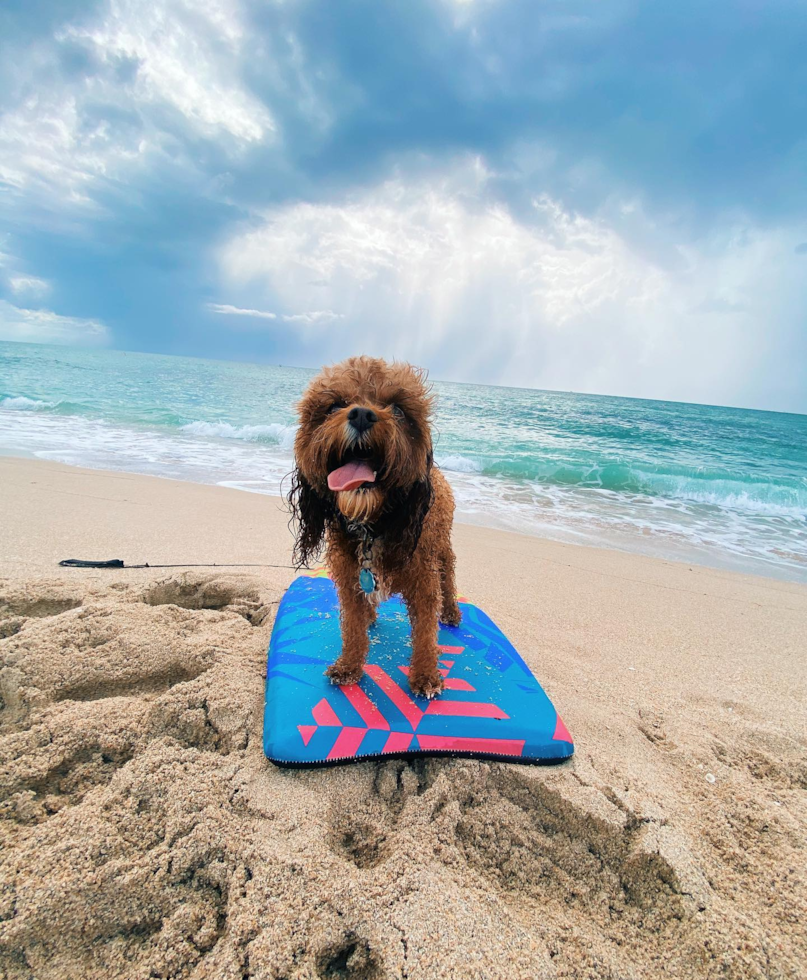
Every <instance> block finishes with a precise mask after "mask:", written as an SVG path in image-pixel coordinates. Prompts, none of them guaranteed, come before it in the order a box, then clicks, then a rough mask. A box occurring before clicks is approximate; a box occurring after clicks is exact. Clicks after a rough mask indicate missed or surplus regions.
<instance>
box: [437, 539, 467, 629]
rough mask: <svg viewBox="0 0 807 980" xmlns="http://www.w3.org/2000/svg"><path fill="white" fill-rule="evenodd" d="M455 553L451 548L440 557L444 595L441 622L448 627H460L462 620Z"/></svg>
mask: <svg viewBox="0 0 807 980" xmlns="http://www.w3.org/2000/svg"><path fill="white" fill-rule="evenodd" d="M455 560H456V559H455V558H454V552H453V551H452V550H451V547H450V546H449V548H448V551H446V552H444V553H443V555H441V557H440V591H441V594H442V611H441V613H440V622H441V623H445V624H446V626H459V625H460V622H461V620H462V613H461V612H460V607H459V606H458V605H457V583H456V581H455V579H454V563H455Z"/></svg>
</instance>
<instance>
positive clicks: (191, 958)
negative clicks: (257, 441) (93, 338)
mask: <svg viewBox="0 0 807 980" xmlns="http://www.w3.org/2000/svg"><path fill="white" fill-rule="evenodd" d="M0 513H2V521H0V636H3V637H4V638H3V639H1V640H0V666H1V669H0V691H1V692H2V702H0V817H2V820H0V834H1V835H2V842H1V844H2V846H1V855H2V856H0V888H1V890H0V977H3V978H8V980H12V978H13V980H18V978H32V977H35V978H37V980H48V978H85V977H86V978H113V977H126V978H130V977H132V978H140V977H143V978H148V977H165V978H169V977H171V978H179V977H188V978H203V977H206V978H216V980H245V978H255V980H258V978H261V980H264V978H265V980H269V978H274V980H297V978H311V980H313V978H353V980H359V978H365V980H381V978H387V977H389V978H400V977H408V978H411V980H431V978H437V977H459V978H499V977H501V978H507V980H514V978H555V977H557V978H561V977H574V978H583V977H586V978H620V980H623V978H624V980H627V978H636V980H639V978H641V980H647V978H655V977H721V978H763V977H764V978H777V977H788V978H796V977H802V976H804V970H805V967H804V961H805V956H806V955H807V936H806V934H805V928H806V927H805V923H807V885H806V884H805V868H807V860H805V857H806V855H805V839H807V835H806V834H805V831H807V806H806V805H805V788H807V753H806V752H805V744H807V731H806V730H805V702H806V698H805V694H806V693H807V658H805V649H806V648H807V588H805V587H803V586H799V585H794V584H788V583H783V582H776V581H772V580H766V579H762V578H754V577H746V576H740V575H736V574H731V573H727V572H717V571H713V570H709V569H704V568H699V567H696V566H691V567H690V566H688V565H681V564H675V563H669V562H662V561H655V560H651V559H647V558H641V557H636V556H632V555H626V554H621V553H618V552H613V551H606V550H596V549H590V548H583V547H575V546H569V545H559V544H555V543H551V542H547V541H542V540H539V539H535V538H527V537H522V536H519V535H515V534H508V533H506V532H496V531H489V530H486V529H482V528H475V527H463V526H458V527H457V528H456V529H455V540H456V549H457V553H458V573H459V582H460V587H461V588H462V589H463V591H464V592H466V593H467V594H469V595H470V596H471V597H473V598H474V599H475V600H476V601H477V602H478V603H479V604H480V605H482V606H483V607H484V608H485V609H486V610H487V611H488V612H489V613H490V615H491V616H493V618H494V619H496V620H497V622H498V623H499V624H500V626H501V627H502V628H503V629H504V630H505V631H506V632H507V633H508V634H509V635H510V636H511V638H512V639H513V641H514V642H515V643H516V645H517V646H518V648H519V650H520V651H521V653H522V655H523V656H524V657H525V659H526V660H527V662H528V663H529V664H530V666H531V667H532V669H533V670H534V671H535V672H536V674H537V676H538V677H539V678H540V680H541V682H542V683H543V684H544V686H545V688H546V690H547V691H548V693H549V694H550V696H551V697H552V698H553V700H554V701H555V703H556V705H557V706H558V708H559V710H560V711H561V713H562V715H563V717H564V719H565V721H566V723H567V725H568V727H569V728H570V730H571V731H572V733H573V735H574V737H575V741H576V744H577V753H576V755H575V757H574V759H573V760H572V761H571V762H570V763H566V764H564V765H562V766H558V767H546V768H545V767H540V768H539V767H526V766H516V765H509V764H500V763H484V762H477V761H460V760H442V759H440V760H417V761H414V762H412V763H408V764H407V763H404V762H400V761H386V762H368V763H362V764H359V765H355V766H349V767H343V768H335V769H326V770H319V771H307V770H306V771H289V770H286V771H284V770H280V769H277V768H275V767H273V766H272V765H271V764H270V763H268V762H267V761H266V760H265V759H264V757H263V754H262V750H261V720H262V719H261V709H262V696H263V672H264V665H265V651H266V647H267V644H268V640H269V635H270V632H271V627H272V621H273V616H274V611H275V609H276V606H277V602H278V601H279V599H280V598H281V596H282V593H283V589H284V588H285V587H286V586H287V585H288V583H289V582H290V581H291V578H292V576H293V573H292V572H291V571H290V570H288V569H284V568H256V569H247V570H240V569H233V570H229V569H197V570H191V571H188V572H183V571H182V570H157V569H152V570H146V571H126V570H123V571H120V570H118V571H111V572H85V571H72V570H61V569H58V568H56V567H55V563H56V562H57V561H58V559H60V558H65V557H79V558H123V559H125V560H126V561H129V562H135V561H141V560H147V561H149V562H151V563H156V562H159V561H164V562H173V561H187V562H191V561H196V562H205V561H218V562H226V561H232V562H249V563H262V562H270V563H274V564H281V565H283V564H286V563H288V560H289V552H290V538H289V534H288V531H287V529H286V517H285V515H284V513H283V511H282V507H281V503H280V501H278V500H274V499H272V498H267V497H261V496H257V495H250V494H245V493H241V492H238V491H233V490H227V489H223V488H216V487H205V486H197V485H193V484H186V483H179V482H173V481H168V480H160V479H155V478H149V477H141V476H131V475H126V474H120V473H100V472H91V471H87V470H80V469H74V468H68V467H63V466H59V465H56V464H51V463H45V462H40V461H33V460H19V459H10V458H4V459H0Z"/></svg>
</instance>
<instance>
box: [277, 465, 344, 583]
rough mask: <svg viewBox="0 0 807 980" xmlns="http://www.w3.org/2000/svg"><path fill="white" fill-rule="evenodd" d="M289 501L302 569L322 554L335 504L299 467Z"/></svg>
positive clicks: (296, 553)
mask: <svg viewBox="0 0 807 980" xmlns="http://www.w3.org/2000/svg"><path fill="white" fill-rule="evenodd" d="M287 500H288V502H289V508H290V509H291V520H290V521H289V527H290V528H291V529H292V533H293V534H294V551H293V553H292V555H293V558H292V560H293V562H294V564H295V565H296V566H297V568H300V567H301V566H303V565H308V564H309V562H310V561H311V560H312V559H316V558H317V557H318V556H319V553H320V551H321V550H322V542H323V538H324V537H325V528H326V527H327V525H328V524H329V522H330V521H331V520H332V519H333V516H334V514H333V507H332V506H331V505H330V504H329V502H328V500H326V499H325V498H324V497H321V496H320V495H319V494H318V493H317V491H316V490H315V489H314V488H313V487H312V486H311V484H310V483H309V482H308V480H306V478H305V477H304V476H303V474H302V473H301V472H300V470H299V469H297V468H295V470H294V472H293V473H292V475H291V490H290V491H289V495H288V497H287Z"/></svg>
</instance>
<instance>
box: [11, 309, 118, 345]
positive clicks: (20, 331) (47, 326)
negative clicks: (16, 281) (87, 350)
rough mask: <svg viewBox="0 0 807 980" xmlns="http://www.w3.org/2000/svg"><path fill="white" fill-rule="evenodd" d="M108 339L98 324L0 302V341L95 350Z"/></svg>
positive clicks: (105, 331) (103, 328)
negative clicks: (69, 345)
mask: <svg viewBox="0 0 807 980" xmlns="http://www.w3.org/2000/svg"><path fill="white" fill-rule="evenodd" d="M109 339H110V338H109V331H108V329H107V327H106V326H105V325H104V324H103V323H100V322H99V321H98V320H91V319H84V318H82V317H74V316H60V315H59V314H58V313H53V312H52V311H51V310H27V309H22V308H20V307H18V306H13V305H12V304H11V303H7V302H6V301H5V300H0V340H16V341H23V342H25V343H37V344H75V345H77V346H81V347H96V346H103V345H106V344H107V343H109Z"/></svg>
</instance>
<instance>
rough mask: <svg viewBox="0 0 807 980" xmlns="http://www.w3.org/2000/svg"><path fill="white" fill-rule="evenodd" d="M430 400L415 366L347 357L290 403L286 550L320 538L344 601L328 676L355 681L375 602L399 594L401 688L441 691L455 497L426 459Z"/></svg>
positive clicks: (310, 553) (452, 618)
mask: <svg viewBox="0 0 807 980" xmlns="http://www.w3.org/2000/svg"><path fill="white" fill-rule="evenodd" d="M432 405H433V398H432V396H431V394H430V390H429V388H428V386H427V384H426V375H425V372H424V371H422V370H420V369H418V368H413V367H411V366H410V365H409V364H400V363H393V364H388V363H387V362H386V361H382V360H380V359H378V358H372V357H351V358H349V359H348V360H347V361H343V362H342V363H341V364H337V365H335V366H333V367H326V368H324V369H323V371H322V373H321V374H319V375H318V376H317V377H316V378H315V379H314V380H313V381H312V382H311V384H310V385H309V386H308V388H307V390H306V392H305V394H304V395H303V398H302V401H301V402H300V404H299V405H298V406H297V410H298V412H299V416H300V427H299V429H298V431H297V437H296V440H295V443H294V454H295V461H296V469H295V471H294V474H293V478H292V489H291V492H290V494H289V503H290V505H291V508H292V515H293V518H292V519H293V521H296V524H297V528H296V530H297V534H296V544H295V550H294V559H295V563H296V564H297V565H298V567H299V566H301V565H307V564H308V563H309V562H310V561H311V560H312V559H315V558H316V557H317V555H318V554H319V553H320V551H321V548H322V545H323V542H324V543H325V545H326V549H327V551H326V560H327V563H328V567H329V569H330V572H331V575H332V577H333V579H334V581H335V583H336V588H337V590H338V592H339V603H340V606H341V610H342V617H341V618H342V654H341V656H340V657H339V659H338V660H337V661H336V663H334V664H332V665H331V666H330V667H329V668H328V671H327V674H328V676H329V677H330V678H331V681H332V682H333V683H334V684H355V683H357V682H358V681H359V679H360V678H361V676H362V671H363V670H364V663H365V660H366V658H367V651H368V649H369V637H368V632H367V631H368V629H369V627H370V626H371V625H372V624H373V623H374V622H375V619H376V607H377V606H378V603H379V602H380V601H382V600H383V599H385V598H387V597H388V596H389V595H392V594H393V593H400V594H401V596H402V597H403V600H404V602H405V603H406V608H407V610H408V612H409V620H410V623H411V626H412V659H411V662H410V667H409V686H410V688H411V689H412V691H413V692H414V693H415V694H422V695H424V696H425V697H427V698H433V697H435V696H436V695H438V694H439V693H440V691H442V689H443V678H442V676H441V675H440V672H439V670H438V667H437V657H438V650H437V629H438V625H437V624H438V618H439V619H440V620H442V622H444V623H447V624H450V625H453V626H456V625H458V624H459V622H460V610H459V607H458V605H457V600H456V588H455V584H454V561H455V559H454V552H453V550H452V548H451V523H452V519H453V516H454V498H453V496H452V494H451V488H450V487H449V485H448V482H447V481H446V478H445V477H444V476H443V474H442V473H441V472H440V471H439V469H437V468H436V467H435V465H434V463H433V460H432V438H431V429H430V417H431V410H432Z"/></svg>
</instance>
